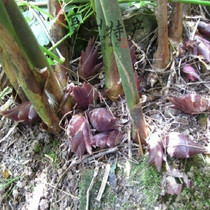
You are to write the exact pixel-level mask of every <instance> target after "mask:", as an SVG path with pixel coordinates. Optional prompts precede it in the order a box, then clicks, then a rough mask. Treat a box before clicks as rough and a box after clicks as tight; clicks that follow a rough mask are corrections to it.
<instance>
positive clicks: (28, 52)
mask: <svg viewBox="0 0 210 210" xmlns="http://www.w3.org/2000/svg"><path fill="white" fill-rule="evenodd" d="M3 4H4V7H5V9H6V12H7V14H8V16H9V19H10V20H11V22H12V26H13V27H14V31H15V33H16V36H17V39H18V40H19V43H20V45H21V48H22V49H23V51H24V53H25V56H26V57H27V60H28V62H29V64H30V68H31V69H32V70H33V71H34V74H35V75H36V78H37V79H39V82H42V84H43V85H45V86H46V89H47V90H48V92H50V93H52V94H53V95H54V97H55V100H56V102H57V103H59V102H60V101H61V99H62V96H63V90H62V87H61V85H60V83H59V81H58V80H57V78H56V77H55V75H54V72H53V70H52V68H51V67H50V65H49V64H48V61H47V59H46V57H45V55H44V53H43V52H42V50H41V47H40V46H39V44H38V42H37V40H36V38H35V36H34V34H33V32H32V31H31V29H30V27H29V25H28V24H27V22H26V21H25V18H24V17H23V15H22V13H21V11H20V10H19V8H18V6H17V4H16V2H15V1H14V0H7V1H6V3H3ZM45 67H47V70H48V74H49V75H48V80H47V84H46V80H44V79H43V78H42V77H41V76H39V74H38V73H37V69H42V68H45Z"/></svg>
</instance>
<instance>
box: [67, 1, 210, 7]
mask: <svg viewBox="0 0 210 210" xmlns="http://www.w3.org/2000/svg"><path fill="white" fill-rule="evenodd" d="M64 2H65V3H72V4H77V3H88V2H90V0H64ZM129 2H136V3H139V2H141V1H140V0H118V3H129ZM151 2H155V0H152V1H151ZM168 2H177V3H184V4H198V5H204V6H210V2H209V1H204V0H168Z"/></svg>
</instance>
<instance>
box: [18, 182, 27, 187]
mask: <svg viewBox="0 0 210 210" xmlns="http://www.w3.org/2000/svg"><path fill="white" fill-rule="evenodd" d="M24 186H25V184H24V183H23V182H21V181H18V182H17V187H18V188H23V187H24Z"/></svg>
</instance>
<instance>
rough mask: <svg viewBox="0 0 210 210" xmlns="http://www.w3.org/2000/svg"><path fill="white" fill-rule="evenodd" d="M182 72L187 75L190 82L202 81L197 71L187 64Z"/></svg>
mask: <svg viewBox="0 0 210 210" xmlns="http://www.w3.org/2000/svg"><path fill="white" fill-rule="evenodd" d="M182 71H183V72H184V73H186V74H187V77H188V79H189V80H190V81H192V82H193V81H195V80H196V79H198V80H199V79H200V76H199V75H198V73H197V72H196V70H195V69H194V68H193V67H192V66H191V65H189V64H185V65H184V66H183V68H182Z"/></svg>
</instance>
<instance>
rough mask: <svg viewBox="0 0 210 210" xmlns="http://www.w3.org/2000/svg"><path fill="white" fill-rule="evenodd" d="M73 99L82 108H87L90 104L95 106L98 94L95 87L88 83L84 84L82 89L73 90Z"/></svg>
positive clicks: (74, 88) (75, 88)
mask: <svg viewBox="0 0 210 210" xmlns="http://www.w3.org/2000/svg"><path fill="white" fill-rule="evenodd" d="M72 97H73V99H74V100H75V102H76V103H77V105H78V106H80V107H81V108H87V107H88V105H89V104H94V103H95V102H96V101H97V99H98V93H97V91H96V90H95V89H94V87H93V86H92V85H90V84H88V83H85V82H84V83H83V84H82V87H73V88H72Z"/></svg>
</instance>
